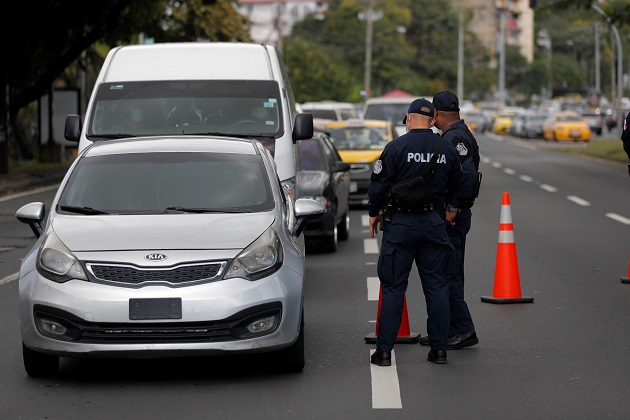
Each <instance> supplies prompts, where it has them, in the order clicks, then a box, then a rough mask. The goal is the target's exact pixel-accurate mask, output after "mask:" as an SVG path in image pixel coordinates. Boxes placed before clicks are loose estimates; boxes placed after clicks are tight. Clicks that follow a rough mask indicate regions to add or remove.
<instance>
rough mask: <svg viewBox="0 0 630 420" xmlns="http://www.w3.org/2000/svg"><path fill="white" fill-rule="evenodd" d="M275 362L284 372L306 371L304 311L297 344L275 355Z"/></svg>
mask: <svg viewBox="0 0 630 420" xmlns="http://www.w3.org/2000/svg"><path fill="white" fill-rule="evenodd" d="M274 357H275V361H276V363H277V365H278V367H279V368H280V370H282V371H283V372H293V373H298V372H301V371H302V370H304V365H305V364H306V360H305V358H304V310H302V317H301V319H300V332H299V334H298V337H297V340H295V343H293V344H291V345H290V346H289V347H287V348H286V349H283V350H280V351H279V352H276V353H275V354H274Z"/></svg>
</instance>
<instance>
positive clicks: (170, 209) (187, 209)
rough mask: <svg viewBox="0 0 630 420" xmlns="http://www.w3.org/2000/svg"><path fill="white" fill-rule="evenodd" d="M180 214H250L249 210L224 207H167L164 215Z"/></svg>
mask: <svg viewBox="0 0 630 420" xmlns="http://www.w3.org/2000/svg"><path fill="white" fill-rule="evenodd" d="M170 212H182V213H251V210H247V209H241V208H235V207H226V208H220V209H212V208H204V207H167V208H166V209H165V210H164V213H170Z"/></svg>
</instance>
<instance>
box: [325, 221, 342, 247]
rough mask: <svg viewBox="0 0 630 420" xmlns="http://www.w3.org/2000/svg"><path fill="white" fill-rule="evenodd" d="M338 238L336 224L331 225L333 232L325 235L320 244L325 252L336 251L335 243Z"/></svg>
mask: <svg viewBox="0 0 630 420" xmlns="http://www.w3.org/2000/svg"><path fill="white" fill-rule="evenodd" d="M338 240H339V228H338V227H337V225H334V226H333V233H332V234H331V235H328V236H325V237H324V238H323V239H322V246H323V248H324V250H325V251H327V252H337V243H338Z"/></svg>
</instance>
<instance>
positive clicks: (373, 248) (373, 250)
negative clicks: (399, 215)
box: [363, 238, 378, 254]
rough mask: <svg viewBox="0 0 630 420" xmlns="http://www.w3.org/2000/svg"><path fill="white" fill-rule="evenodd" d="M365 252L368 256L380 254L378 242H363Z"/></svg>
mask: <svg viewBox="0 0 630 420" xmlns="http://www.w3.org/2000/svg"><path fill="white" fill-rule="evenodd" d="M363 252H364V253H366V254H378V242H377V240H376V238H371V239H364V240H363Z"/></svg>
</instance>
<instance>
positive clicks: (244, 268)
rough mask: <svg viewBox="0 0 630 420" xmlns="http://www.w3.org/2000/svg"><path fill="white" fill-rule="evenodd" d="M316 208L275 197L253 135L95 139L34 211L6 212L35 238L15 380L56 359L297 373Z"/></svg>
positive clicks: (49, 371)
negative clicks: (201, 361) (241, 359)
mask: <svg viewBox="0 0 630 420" xmlns="http://www.w3.org/2000/svg"><path fill="white" fill-rule="evenodd" d="M324 212H325V208H324V206H323V205H322V204H320V203H319V202H317V201H315V200H310V199H299V200H295V201H294V200H293V198H292V197H291V196H290V195H288V194H287V193H286V192H285V191H283V189H282V187H281V184H280V181H279V178H278V175H277V173H276V170H275V164H274V161H273V157H272V156H271V153H270V152H269V151H268V150H267V149H266V148H265V147H263V146H262V144H261V143H259V142H258V141H256V140H239V139H233V138H221V137H201V136H200V137H190V136H186V137H153V138H136V139H121V140H109V141H103V142H97V143H94V144H93V145H91V146H89V147H88V148H86V149H85V150H84V151H83V152H81V153H80V154H79V156H78V157H77V159H76V160H75V161H74V162H73V164H72V166H71V168H70V169H69V171H68V173H67V174H66V176H65V178H64V180H63V182H62V183H61V185H60V187H59V189H58V191H57V194H56V196H55V198H54V199H53V201H52V206H51V208H50V209H49V211H48V213H47V214H46V209H45V208H44V204H43V203H39V202H36V203H30V204H27V205H25V206H23V207H21V208H20V209H19V210H18V211H17V213H16V217H17V218H18V219H19V220H20V221H22V222H24V223H27V224H28V225H29V226H30V227H31V229H32V230H33V232H34V233H35V235H36V236H37V241H36V243H35V244H34V246H33V248H32V249H31V250H30V251H29V253H28V254H27V256H26V257H25V259H24V261H23V263H22V265H21V268H20V275H19V319H20V331H21V336H22V343H23V345H22V348H23V357H24V367H25V369H26V372H27V373H28V374H29V375H31V376H50V375H55V374H56V373H57V372H58V369H59V361H60V357H125V358H129V357H131V358H158V357H172V356H189V355H193V356H194V355H224V354H236V353H258V352H272V354H273V357H272V360H274V361H275V362H277V364H278V367H279V368H281V369H282V370H284V371H301V370H302V369H303V367H304V364H305V359H304V311H303V303H304V284H303V283H304V267H305V264H304V259H305V253H304V239H303V236H300V234H301V233H302V231H303V229H304V226H305V225H306V223H307V222H308V221H309V220H311V219H314V218H318V217H320V216H321V215H322V214H323V213H324Z"/></svg>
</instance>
